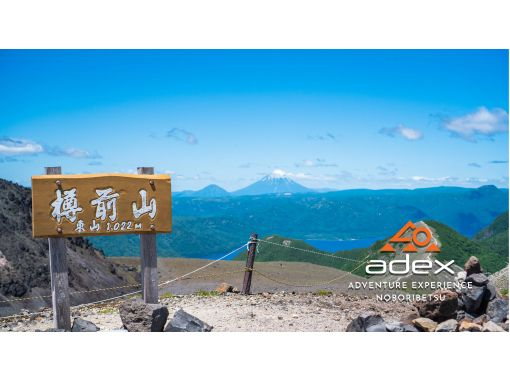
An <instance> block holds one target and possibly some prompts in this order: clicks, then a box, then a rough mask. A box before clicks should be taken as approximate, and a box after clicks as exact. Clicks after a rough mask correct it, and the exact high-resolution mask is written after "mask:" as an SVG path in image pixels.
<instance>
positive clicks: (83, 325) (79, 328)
mask: <svg viewBox="0 0 510 380" xmlns="http://www.w3.org/2000/svg"><path fill="white" fill-rule="evenodd" d="M99 330H100V329H99V327H97V326H96V325H95V324H93V323H92V322H90V321H87V320H85V319H82V318H74V321H73V327H72V328H71V331H72V332H97V331H99Z"/></svg>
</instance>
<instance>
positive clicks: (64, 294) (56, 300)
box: [45, 167, 71, 331]
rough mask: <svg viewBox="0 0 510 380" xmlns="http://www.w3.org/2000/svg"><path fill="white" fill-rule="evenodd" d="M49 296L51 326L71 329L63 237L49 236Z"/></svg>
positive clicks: (57, 170)
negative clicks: (50, 299)
mask: <svg viewBox="0 0 510 380" xmlns="http://www.w3.org/2000/svg"><path fill="white" fill-rule="evenodd" d="M45 170H46V173H47V174H60V173H61V168H60V167H48V168H45ZM48 245H49V259H50V277H51V297H52V303H53V326H54V327H55V328H57V329H64V330H66V331H71V308H70V303H69V279H68V277H67V249H66V242H65V239H64V238H49V239H48Z"/></svg>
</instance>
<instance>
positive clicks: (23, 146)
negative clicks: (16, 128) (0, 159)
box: [0, 138, 44, 155]
mask: <svg viewBox="0 0 510 380" xmlns="http://www.w3.org/2000/svg"><path fill="white" fill-rule="evenodd" d="M43 151H44V149H43V147H42V145H40V144H37V143H35V142H33V141H29V140H24V139H13V138H3V139H0V154H3V155H24V154H36V153H41V152H43Z"/></svg>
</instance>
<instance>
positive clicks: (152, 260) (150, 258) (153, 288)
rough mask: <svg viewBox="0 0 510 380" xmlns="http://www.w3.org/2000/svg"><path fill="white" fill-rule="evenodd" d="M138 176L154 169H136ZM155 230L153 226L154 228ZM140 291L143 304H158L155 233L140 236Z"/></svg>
mask: <svg viewBox="0 0 510 380" xmlns="http://www.w3.org/2000/svg"><path fill="white" fill-rule="evenodd" d="M137 170H138V174H154V168H150V167H141V168H138V169H137ZM154 229H155V226H154ZM140 262H141V271H142V290H143V300H144V301H145V303H158V255H157V253H156V233H151V234H144V235H140Z"/></svg>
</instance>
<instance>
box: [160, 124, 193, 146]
mask: <svg viewBox="0 0 510 380" xmlns="http://www.w3.org/2000/svg"><path fill="white" fill-rule="evenodd" d="M166 137H169V138H172V139H174V140H177V141H182V142H185V143H186V144H190V145H195V144H198V139H197V137H196V136H195V135H194V134H193V133H191V132H190V131H187V130H185V129H181V128H172V129H171V130H169V131H168V132H167V133H166Z"/></svg>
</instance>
